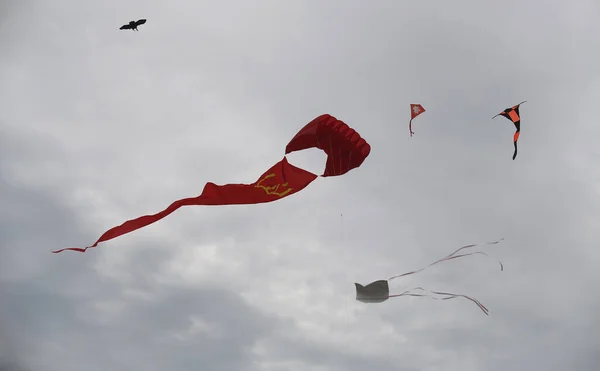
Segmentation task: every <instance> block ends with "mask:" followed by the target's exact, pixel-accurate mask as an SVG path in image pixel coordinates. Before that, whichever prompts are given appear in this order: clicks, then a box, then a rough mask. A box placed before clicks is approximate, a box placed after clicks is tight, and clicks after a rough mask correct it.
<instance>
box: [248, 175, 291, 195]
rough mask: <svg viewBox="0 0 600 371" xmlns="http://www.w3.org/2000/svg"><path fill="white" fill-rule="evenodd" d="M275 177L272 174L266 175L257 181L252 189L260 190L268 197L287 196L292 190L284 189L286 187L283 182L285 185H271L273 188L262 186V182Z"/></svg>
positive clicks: (286, 184)
mask: <svg viewBox="0 0 600 371" xmlns="http://www.w3.org/2000/svg"><path fill="white" fill-rule="evenodd" d="M275 176H276V175H275V174H274V173H272V174H268V175H266V176H265V177H264V178H262V179H261V180H259V181H258V182H257V183H256V185H255V186H254V188H262V189H263V190H264V191H265V192H266V193H267V194H268V195H277V196H279V197H283V196H285V195H287V194H288V193H290V192H291V191H292V190H293V188H287V189H285V188H286V187H287V186H288V183H287V182H285V183H279V184H276V185H273V186H264V185H262V182H263V181H265V180H267V179H270V178H273V177H275ZM280 188H281V190H280Z"/></svg>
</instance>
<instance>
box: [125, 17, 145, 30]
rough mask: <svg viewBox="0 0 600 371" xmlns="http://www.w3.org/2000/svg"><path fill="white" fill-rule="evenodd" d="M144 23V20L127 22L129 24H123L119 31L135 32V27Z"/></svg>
mask: <svg viewBox="0 0 600 371" xmlns="http://www.w3.org/2000/svg"><path fill="white" fill-rule="evenodd" d="M144 23H146V20H145V19H140V20H138V21H131V22H129V24H124V25H122V26H121V28H119V30H134V31H137V30H138V29H137V27H138V26H141V25H143V24H144Z"/></svg>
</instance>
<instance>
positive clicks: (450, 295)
mask: <svg viewBox="0 0 600 371" xmlns="http://www.w3.org/2000/svg"><path fill="white" fill-rule="evenodd" d="M415 290H420V291H429V290H425V289H424V288H422V287H415V288H413V289H410V290H406V291H404V292H403V293H400V294H395V295H390V296H389V297H390V298H394V297H400V296H419V297H430V298H431V299H434V300H449V299H455V298H459V297H461V298H464V299H467V300H470V301H471V302H473V303H475V304H476V305H477V306H478V307H479V309H481V310H482V311H483V313H485V314H486V315H488V314H489V309H488V308H487V307H486V306H485V305H483V304H482V303H481V302H480V301H479V300H477V299H475V298H473V297H470V296H467V295H462V294H453V293H449V292H440V291H429V293H430V294H429V295H428V294H415V293H413V291H415ZM431 294H436V295H440V296H444V297H441V298H439V297H435V296H434V295H431Z"/></svg>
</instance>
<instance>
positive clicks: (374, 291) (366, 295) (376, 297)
mask: <svg viewBox="0 0 600 371" xmlns="http://www.w3.org/2000/svg"><path fill="white" fill-rule="evenodd" d="M503 239H504V238H501V239H499V240H498V241H494V242H487V243H484V244H473V245H466V246H463V247H461V248H459V249H458V250H456V251H454V252H453V253H452V254H450V255H448V256H446V257H445V258H443V259H440V260H437V261H435V262H433V263H431V264H429V265H428V266H427V267H424V268H421V269H418V270H415V271H411V272H407V273H403V274H399V275H396V276H393V277H390V278H388V279H387V280H378V281H375V282H371V283H370V284H368V285H366V286H363V285H361V284H360V283H354V286H355V288H356V300H357V301H360V302H362V303H382V302H384V301H386V300H388V299H389V298H393V297H400V296H430V297H431V298H433V299H441V300H448V299H454V298H458V297H462V298H465V299H467V300H470V301H472V302H473V303H475V304H477V306H479V309H481V310H482V311H483V313H485V314H486V315H487V314H488V313H489V310H488V309H487V308H486V307H485V306H484V305H483V304H481V303H480V302H479V301H478V300H477V299H474V298H472V297H469V296H466V295H461V294H452V293H449V292H440V291H430V293H431V294H433V295H427V294H426V293H425V292H426V291H427V290H425V289H424V288H422V287H415V288H414V289H411V290H407V291H404V292H403V293H401V294H394V295H390V288H389V285H388V282H389V281H391V280H393V279H395V278H400V277H404V276H408V275H411V274H415V273H418V272H421V271H424V270H425V269H427V268H429V267H431V266H432V265H435V264H438V263H441V262H444V261H447V260H452V259H457V258H462V257H465V256H469V255H475V254H481V255H485V256H489V255H488V254H486V253H484V252H481V251H475V252H463V253H460V254H458V253H459V252H461V251H463V250H465V249H468V248H470V247H475V246H480V245H495V244H497V243H499V242H500V241H502V240H503ZM499 263H500V270H502V271H503V270H504V266H503V265H502V262H499ZM415 291H418V292H419V293H415Z"/></svg>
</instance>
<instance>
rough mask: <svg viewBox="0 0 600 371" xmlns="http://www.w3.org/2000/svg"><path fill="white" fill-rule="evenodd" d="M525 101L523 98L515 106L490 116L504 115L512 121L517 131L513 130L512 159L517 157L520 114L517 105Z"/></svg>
mask: <svg viewBox="0 0 600 371" xmlns="http://www.w3.org/2000/svg"><path fill="white" fill-rule="evenodd" d="M525 102H527V101H526V100H524V101H522V102H521V103H519V104H517V105H516V106H512V107H510V108H507V109H505V110H504V111H502V112H500V113H499V114H497V115H496V116H494V117H492V119H494V118H496V117H497V116H504V117H506V118H507V119H509V120H510V121H512V123H513V124H515V127H516V128H517V131H515V135H514V137H513V143H514V145H515V153H514V154H513V160H514V159H515V158H516V157H517V141H518V140H519V135H520V134H521V115H520V114H519V106H520V105H521V104H523V103H525Z"/></svg>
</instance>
